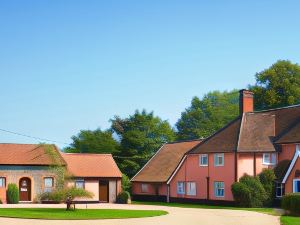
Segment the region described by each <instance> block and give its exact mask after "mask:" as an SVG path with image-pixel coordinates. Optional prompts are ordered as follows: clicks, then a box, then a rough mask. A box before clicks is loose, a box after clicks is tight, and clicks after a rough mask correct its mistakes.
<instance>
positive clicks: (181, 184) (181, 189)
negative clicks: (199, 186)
mask: <svg viewBox="0 0 300 225" xmlns="http://www.w3.org/2000/svg"><path fill="white" fill-rule="evenodd" d="M177 194H180V195H183V194H185V188H184V182H181V181H179V182H177Z"/></svg>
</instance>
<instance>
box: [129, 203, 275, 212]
mask: <svg viewBox="0 0 300 225" xmlns="http://www.w3.org/2000/svg"><path fill="white" fill-rule="evenodd" d="M132 204H136V205H162V206H171V207H181V208H201V209H231V210H247V211H255V212H261V213H265V214H270V215H278V214H277V212H276V211H275V210H274V209H273V208H240V207H230V206H213V205H201V204H190V203H167V202H139V201H133V202H132Z"/></svg>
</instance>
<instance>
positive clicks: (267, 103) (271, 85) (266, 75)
mask: <svg viewBox="0 0 300 225" xmlns="http://www.w3.org/2000/svg"><path fill="white" fill-rule="evenodd" d="M255 77H256V84H255V85H253V86H251V85H250V86H249V88H250V89H251V90H252V91H253V92H254V96H255V100H254V102H255V109H257V110H260V109H269V108H276V107H282V106H288V105H293V104H299V103H300V66H299V65H298V64H293V63H291V62H290V61H287V60H279V61H277V62H276V63H275V64H273V65H272V66H271V67H269V68H268V69H266V70H264V71H262V72H260V73H257V74H256V75H255Z"/></svg>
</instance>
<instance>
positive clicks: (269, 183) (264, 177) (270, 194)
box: [258, 169, 276, 206]
mask: <svg viewBox="0 0 300 225" xmlns="http://www.w3.org/2000/svg"><path fill="white" fill-rule="evenodd" d="M258 177H259V180H260V183H261V184H262V186H263V187H264V189H265V191H266V195H267V198H266V200H265V202H264V206H271V205H272V203H273V200H274V197H275V179H276V176H275V173H274V170H272V169H264V170H263V171H262V172H261V173H260V174H259V175H258Z"/></svg>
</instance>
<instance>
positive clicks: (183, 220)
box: [0, 204, 280, 225]
mask: <svg viewBox="0 0 300 225" xmlns="http://www.w3.org/2000/svg"><path fill="white" fill-rule="evenodd" d="M3 207H11V208H16V207H33V208H36V207H45V208H50V207H62V208H64V207H65V205H37V204H26V205H22V204H19V205H0V208H3ZM87 207H88V208H89V209H92V208H97V209H141V210H142V209H148V210H149V209H150V210H151V209H155V210H165V211H167V212H169V214H168V215H165V216H159V217H151V218H139V219H113V220H77V221H72V220H71V221H70V220H69V221H68V220H65V221H64V220H36V219H10V218H0V224H1V225H2V224H3V225H40V224H43V225H64V224H66V225H185V224H186V225H200V224H201V225H279V224H280V223H279V217H277V216H271V215H266V214H262V213H257V212H249V211H242V210H223V209H191V208H175V207H165V206H146V205H117V204H93V205H87ZM77 208H86V205H78V207H77Z"/></svg>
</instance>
